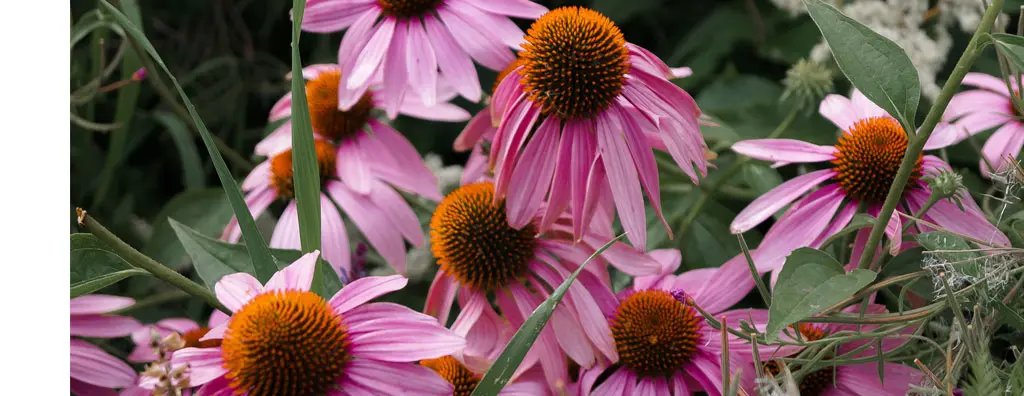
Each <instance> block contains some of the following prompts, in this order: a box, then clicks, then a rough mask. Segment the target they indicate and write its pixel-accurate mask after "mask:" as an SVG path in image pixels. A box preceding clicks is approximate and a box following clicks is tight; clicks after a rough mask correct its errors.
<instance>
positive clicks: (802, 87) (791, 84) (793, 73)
mask: <svg viewBox="0 0 1024 396" xmlns="http://www.w3.org/2000/svg"><path fill="white" fill-rule="evenodd" d="M832 74H833V72H832V69H830V68H829V67H828V66H825V65H823V64H821V63H818V62H815V61H811V60H807V59H801V60H799V61H797V62H796V63H795V64H793V66H792V67H790V68H789V70H788V71H786V78H785V79H784V80H782V84H783V85H785V87H786V90H785V91H784V92H783V93H782V101H783V102H788V103H790V104H791V105H792V106H796V107H797V109H798V110H800V111H804V112H811V111H814V109H816V108H817V104H818V102H819V101H820V100H821V99H822V98H824V97H825V94H827V93H829V92H831V91H832V89H833V85H832Z"/></svg>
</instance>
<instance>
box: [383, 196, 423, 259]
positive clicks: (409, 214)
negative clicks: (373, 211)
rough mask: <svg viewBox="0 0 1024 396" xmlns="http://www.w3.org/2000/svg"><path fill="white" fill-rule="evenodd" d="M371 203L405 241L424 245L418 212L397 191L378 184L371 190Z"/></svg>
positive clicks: (415, 244)
mask: <svg viewBox="0 0 1024 396" xmlns="http://www.w3.org/2000/svg"><path fill="white" fill-rule="evenodd" d="M370 201H372V202H373V204H374V205H375V206H376V207H377V208H379V209H380V211H382V212H383V213H384V216H385V217H386V218H387V219H388V220H389V221H390V222H391V226H392V227H394V229H395V230H398V231H399V232H400V233H401V235H402V236H403V237H405V240H407V241H409V243H410V244H412V245H413V246H422V245H423V230H422V229H421V228H420V221H419V219H418V218H417V217H416V212H414V211H413V210H412V208H411V207H409V204H408V203H407V202H405V199H403V198H402V196H401V195H399V194H398V193H397V192H395V190H393V189H391V187H390V186H387V185H385V184H383V183H377V185H375V186H373V190H370ZM383 208H387V209H383Z"/></svg>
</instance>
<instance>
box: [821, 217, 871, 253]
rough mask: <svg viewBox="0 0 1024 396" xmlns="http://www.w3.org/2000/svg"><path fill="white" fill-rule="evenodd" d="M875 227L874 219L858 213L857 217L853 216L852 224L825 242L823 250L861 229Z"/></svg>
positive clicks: (822, 246) (822, 245)
mask: <svg viewBox="0 0 1024 396" xmlns="http://www.w3.org/2000/svg"><path fill="white" fill-rule="evenodd" d="M873 225H875V218H874V217H872V216H870V215H868V214H865V213H857V214H856V215H854V216H853V219H852V220H850V224H847V225H846V227H843V229H841V230H839V232H836V233H835V234H832V236H830V237H828V239H826V240H825V243H822V244H821V248H822V249H824V248H826V247H828V246H829V245H831V244H833V243H835V242H836V241H839V240H840V239H841V238H843V237H844V236H846V235H847V234H850V233H854V232H857V231H860V229H862V228H869V227H871V226H873Z"/></svg>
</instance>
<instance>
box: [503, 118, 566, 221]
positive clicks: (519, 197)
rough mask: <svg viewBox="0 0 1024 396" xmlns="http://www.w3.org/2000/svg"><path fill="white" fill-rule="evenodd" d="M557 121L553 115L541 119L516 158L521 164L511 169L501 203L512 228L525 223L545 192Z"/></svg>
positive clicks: (534, 213) (551, 168)
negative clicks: (503, 201)
mask: <svg viewBox="0 0 1024 396" xmlns="http://www.w3.org/2000/svg"><path fill="white" fill-rule="evenodd" d="M560 123H561V122H560V121H559V120H558V118H556V117H548V118H547V119H545V120H544V122H543V123H541V124H540V127H539V128H537V132H535V133H534V135H533V137H532V138H531V139H530V141H529V142H527V143H526V147H525V149H524V150H523V155H522V157H520V158H519V160H518V162H520V163H521V165H520V166H517V167H515V168H514V169H513V170H512V179H511V180H510V181H509V194H508V197H507V200H506V207H505V208H506V212H507V214H508V224H509V225H510V226H512V228H515V229H520V228H523V227H525V226H526V225H527V224H529V223H530V222H531V221H532V220H533V217H534V216H536V215H537V210H538V209H540V206H541V201H542V200H543V199H544V196H545V195H546V194H547V192H548V187H550V185H551V177H552V175H553V174H554V171H555V161H553V160H552V157H553V156H554V155H555V153H556V150H557V148H558V135H559V132H560V128H559V126H560V125H559V124H560Z"/></svg>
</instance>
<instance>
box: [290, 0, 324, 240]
mask: <svg viewBox="0 0 1024 396" xmlns="http://www.w3.org/2000/svg"><path fill="white" fill-rule="evenodd" d="M305 9H306V1H305V0H294V1H292V174H293V175H294V176H293V177H292V179H293V182H294V189H295V205H296V209H297V212H298V216H299V241H300V243H301V244H302V251H304V252H312V251H314V250H316V249H319V248H320V167H319V166H318V165H317V158H316V149H315V148H314V147H313V127H312V124H311V122H310V120H309V104H308V103H306V82H305V80H303V79H302V58H301V56H300V55H299V38H300V37H301V36H302V15H303V14H304V13H305Z"/></svg>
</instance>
